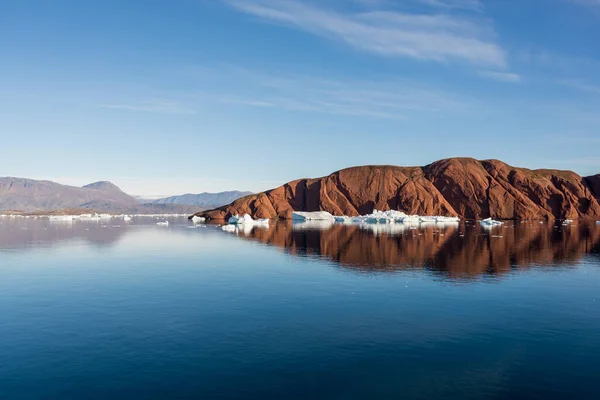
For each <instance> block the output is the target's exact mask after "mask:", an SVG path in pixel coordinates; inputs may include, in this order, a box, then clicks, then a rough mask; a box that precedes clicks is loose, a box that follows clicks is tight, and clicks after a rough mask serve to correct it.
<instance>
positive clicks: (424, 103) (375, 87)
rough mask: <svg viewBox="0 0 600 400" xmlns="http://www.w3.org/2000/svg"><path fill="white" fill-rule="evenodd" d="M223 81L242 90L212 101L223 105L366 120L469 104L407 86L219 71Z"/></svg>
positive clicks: (438, 92)
mask: <svg viewBox="0 0 600 400" xmlns="http://www.w3.org/2000/svg"><path fill="white" fill-rule="evenodd" d="M220 71H221V73H222V74H224V77H223V79H224V80H227V81H229V82H236V81H239V82H244V85H245V86H246V87H247V88H248V89H247V90H246V91H239V90H232V91H230V92H227V90H226V89H223V92H222V93H220V94H219V95H212V96H211V97H212V99H216V101H218V102H221V103H226V104H232V105H241V106H248V107H259V108H277V109H283V110H288V111H301V112H316V113H325V114H332V115H349V116H361V117H369V118H377V119H381V118H385V119H404V118H406V117H409V116H412V115H414V114H415V113H420V112H426V113H428V114H429V115H432V114H435V113H438V112H446V111H451V112H465V111H466V110H468V109H470V108H471V104H470V101H469V100H466V99H464V98H463V97H461V96H458V95H455V94H451V93H447V92H444V91H442V90H440V89H431V88H426V87H420V86H417V85H415V84H411V83H404V82H397V81H393V80H386V81H385V82H377V81H366V80H354V79H332V78H319V77H315V76H310V77H309V76H301V75H300V76H299V75H280V74H274V73H270V74H269V73H263V72H256V71H252V70H247V69H243V68H238V67H230V68H226V67H223V68H221V69H220Z"/></svg>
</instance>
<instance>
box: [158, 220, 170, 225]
mask: <svg viewBox="0 0 600 400" xmlns="http://www.w3.org/2000/svg"><path fill="white" fill-rule="evenodd" d="M156 225H159V226H169V221H161V222H157V223H156Z"/></svg>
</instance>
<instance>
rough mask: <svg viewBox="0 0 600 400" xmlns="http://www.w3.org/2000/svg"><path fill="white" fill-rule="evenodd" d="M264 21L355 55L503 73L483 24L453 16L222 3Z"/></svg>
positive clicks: (270, 0)
mask: <svg viewBox="0 0 600 400" xmlns="http://www.w3.org/2000/svg"><path fill="white" fill-rule="evenodd" d="M224 1H225V3H226V4H229V5H230V6H231V7H233V8H235V9H237V10H239V11H241V12H244V13H247V14H250V15H253V16H256V17H259V18H262V19H264V20H267V21H271V22H276V23H279V24H283V25H287V26H292V27H295V28H297V29H301V30H304V31H306V32H309V33H311V34H313V35H317V36H322V37H326V38H329V39H333V40H338V41H341V42H344V43H346V44H347V45H349V46H352V47H354V48H356V49H358V50H362V51H366V52H370V53H375V54H380V55H384V56H396V57H407V58H412V59H417V60H423V61H436V62H448V61H461V62H466V63H470V64H475V65H487V66H494V67H496V68H506V66H507V61H506V55H505V52H504V50H503V49H502V48H501V47H500V46H499V45H497V44H496V43H494V42H493V41H492V40H491V39H490V38H489V36H491V35H489V34H481V33H482V32H485V31H486V30H487V31H490V28H489V27H488V22H487V21H483V22H482V21H480V22H479V23H478V24H476V23H475V22H473V21H472V20H467V19H462V18H459V17H457V16H453V15H428V14H409V13H401V12H395V11H373V12H368V13H353V14H349V13H342V12H338V11H333V10H326V9H323V8H318V7H316V6H312V5H309V4H305V3H301V2H299V1H295V0H255V1H248V0H224Z"/></svg>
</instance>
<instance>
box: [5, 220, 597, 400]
mask: <svg viewBox="0 0 600 400" xmlns="http://www.w3.org/2000/svg"><path fill="white" fill-rule="evenodd" d="M156 222H157V220H156V219H152V218H134V220H133V221H131V222H123V221H122V220H118V219H114V220H110V221H108V222H107V221H103V222H72V223H66V222H51V221H47V220H25V219H21V220H16V219H15V220H13V219H7V218H2V219H0V398H1V399H390V398H398V399H482V398H486V399H488V398H489V399H517V398H523V399H554V398H556V399H559V398H565V399H566V398H568V399H598V398H600V380H599V379H600V254H599V253H600V225H597V224H595V223H574V224H572V225H570V226H562V225H553V224H545V223H544V224H540V223H538V222H524V223H515V224H513V223H508V224H506V225H505V226H502V227H500V228H494V229H492V230H485V229H483V228H482V227H481V226H479V225H478V224H475V223H468V224H466V225H465V224H460V225H447V226H438V225H429V226H422V227H420V228H417V229H409V228H402V227H377V229H361V228H360V227H353V226H341V225H334V226H314V225H293V224H291V223H279V224H276V225H273V226H271V227H270V228H269V229H246V230H241V231H239V232H235V233H227V232H223V231H222V230H221V229H220V228H219V227H217V226H204V225H199V226H194V225H192V224H191V223H190V222H188V221H187V220H186V219H171V220H170V225H169V226H168V227H167V226H158V225H156Z"/></svg>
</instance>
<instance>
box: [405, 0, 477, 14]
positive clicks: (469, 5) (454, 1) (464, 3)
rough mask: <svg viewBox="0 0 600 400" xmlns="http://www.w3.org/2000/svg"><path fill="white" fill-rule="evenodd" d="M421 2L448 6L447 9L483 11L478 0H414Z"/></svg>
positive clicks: (433, 5) (436, 5)
mask: <svg viewBox="0 0 600 400" xmlns="http://www.w3.org/2000/svg"><path fill="white" fill-rule="evenodd" d="M416 1H418V2H419V3H421V4H424V5H428V6H432V7H440V8H448V9H463V10H471V11H479V12H480V11H483V8H484V7H483V3H482V2H481V1H480V0H416Z"/></svg>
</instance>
